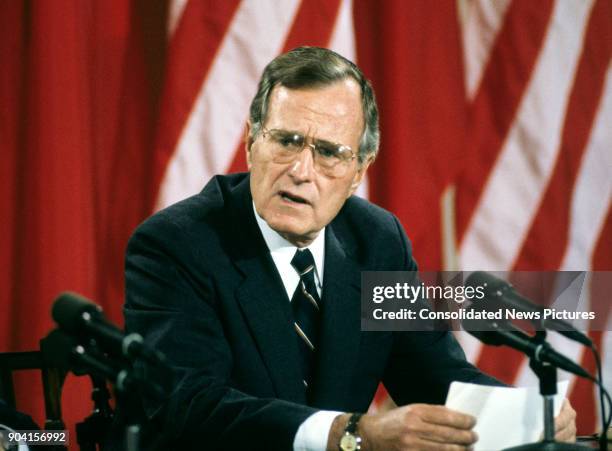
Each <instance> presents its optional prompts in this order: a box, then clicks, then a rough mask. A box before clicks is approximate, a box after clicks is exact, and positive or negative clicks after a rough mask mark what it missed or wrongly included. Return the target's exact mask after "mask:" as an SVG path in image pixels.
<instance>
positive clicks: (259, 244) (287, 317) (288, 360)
mask: <svg viewBox="0 0 612 451" xmlns="http://www.w3.org/2000/svg"><path fill="white" fill-rule="evenodd" d="M231 201H232V202H231V203H230V214H231V216H232V226H233V227H234V232H233V235H234V236H235V237H236V244H237V245H236V247H235V248H234V262H235V264H236V266H237V267H238V268H239V269H240V271H241V272H242V274H243V275H244V279H243V281H242V284H241V285H240V286H239V287H238V289H237V291H236V298H237V300H238V302H239V304H240V306H241V308H242V311H243V312H244V317H245V321H246V322H247V323H248V326H249V328H250V330H251V333H252V334H253V337H254V339H255V341H256V343H257V346H258V348H259V352H260V354H261V357H262V359H263V361H264V364H265V365H266V368H267V369H268V373H269V375H270V378H271V380H272V383H273V384H274V388H275V390H276V393H277V396H278V397H279V398H281V399H285V400H290V401H294V402H299V403H303V404H305V403H306V395H305V391H304V386H303V384H302V377H301V374H300V370H299V361H298V349H297V342H296V339H295V333H294V331H293V327H292V322H293V320H292V315H291V306H290V303H289V299H288V298H287V293H286V291H285V290H284V287H283V282H282V280H281V278H280V275H279V274H278V271H277V270H276V266H275V265H274V262H273V260H272V257H271V256H270V253H269V251H268V248H267V246H266V244H265V241H264V239H263V236H262V235H261V232H260V230H259V227H258V226H257V223H256V221H255V217H254V214H253V209H252V203H251V202H252V201H251V196H250V188H249V178H248V177H247V179H246V181H245V182H244V183H241V184H240V185H239V186H238V187H237V188H236V189H235V192H234V193H233V195H232V197H231Z"/></svg>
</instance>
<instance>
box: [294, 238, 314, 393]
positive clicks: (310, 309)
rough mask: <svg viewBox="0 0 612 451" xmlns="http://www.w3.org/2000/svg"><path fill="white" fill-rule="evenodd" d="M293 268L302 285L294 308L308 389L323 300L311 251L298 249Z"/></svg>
mask: <svg viewBox="0 0 612 451" xmlns="http://www.w3.org/2000/svg"><path fill="white" fill-rule="evenodd" d="M291 266H293V267H294V268H295V270H296V271H297V272H298V274H299V275H300V282H299V283H298V286H297V288H296V289H295V293H293V297H292V298H291V308H292V310H293V319H294V323H293V326H294V329H295V332H296V334H297V339H298V340H297V341H298V348H299V350H300V357H301V363H302V377H303V382H304V386H305V387H306V389H308V388H309V385H310V384H311V382H312V378H313V372H314V362H315V352H316V350H317V345H318V338H319V315H320V313H321V312H320V306H321V300H320V298H319V294H318V293H317V288H316V285H315V278H314V273H315V271H314V268H315V263H314V258H313V257H312V254H311V253H310V251H309V250H308V249H304V250H300V249H298V250H297V251H296V252H295V255H294V256H293V260H291Z"/></svg>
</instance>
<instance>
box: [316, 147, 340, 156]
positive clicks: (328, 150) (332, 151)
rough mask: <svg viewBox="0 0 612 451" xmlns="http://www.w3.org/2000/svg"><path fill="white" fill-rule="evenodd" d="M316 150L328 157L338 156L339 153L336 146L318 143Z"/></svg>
mask: <svg viewBox="0 0 612 451" xmlns="http://www.w3.org/2000/svg"><path fill="white" fill-rule="evenodd" d="M317 152H318V153H319V155H321V156H322V157H323V158H329V159H332V158H340V155H339V153H338V148H337V147H336V146H333V145H318V146H317Z"/></svg>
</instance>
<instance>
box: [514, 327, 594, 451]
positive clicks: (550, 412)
mask: <svg viewBox="0 0 612 451" xmlns="http://www.w3.org/2000/svg"><path fill="white" fill-rule="evenodd" d="M545 340H546V331H544V330H538V331H537V332H536V335H535V337H533V341H534V342H535V343H539V344H540V345H543V344H544V342H545ZM529 367H530V368H531V369H532V370H533V372H534V373H535V374H536V376H538V379H539V381H540V395H542V399H543V402H544V440H543V441H541V442H536V443H528V444H526V445H521V446H513V447H512V448H506V449H504V450H503V451H587V450H589V449H591V448H587V447H585V446H581V445H577V444H575V443H561V442H557V441H555V395H556V394H557V368H556V367H554V366H553V365H550V364H549V363H545V362H541V361H540V360H539V359H538V353H537V352H536V353H535V355H534V356H533V357H531V358H530V359H529Z"/></svg>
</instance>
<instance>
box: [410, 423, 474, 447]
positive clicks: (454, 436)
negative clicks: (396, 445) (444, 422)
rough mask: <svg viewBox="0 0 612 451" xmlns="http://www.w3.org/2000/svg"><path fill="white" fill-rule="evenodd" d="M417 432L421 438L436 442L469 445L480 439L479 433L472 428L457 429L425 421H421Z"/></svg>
mask: <svg viewBox="0 0 612 451" xmlns="http://www.w3.org/2000/svg"><path fill="white" fill-rule="evenodd" d="M415 432H416V433H417V435H418V436H419V437H420V438H422V439H424V440H429V441H432V442H436V443H448V444H456V445H464V446H468V445H472V444H474V443H476V441H477V440H478V434H476V432H474V431H472V430H469V429H456V428H452V427H449V426H440V425H435V424H431V423H425V422H421V424H420V425H419V427H418V430H417V431H415Z"/></svg>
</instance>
